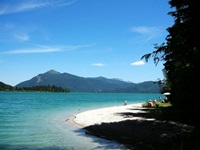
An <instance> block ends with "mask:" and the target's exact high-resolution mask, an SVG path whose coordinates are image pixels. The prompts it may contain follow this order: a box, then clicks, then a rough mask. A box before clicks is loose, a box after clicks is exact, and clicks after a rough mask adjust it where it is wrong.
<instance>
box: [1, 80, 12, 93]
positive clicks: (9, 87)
mask: <svg viewBox="0 0 200 150" xmlns="http://www.w3.org/2000/svg"><path fill="white" fill-rule="evenodd" d="M10 90H14V88H13V87H12V86H11V85H8V84H5V83H3V82H0V91H10Z"/></svg>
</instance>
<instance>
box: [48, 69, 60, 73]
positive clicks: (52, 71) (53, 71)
mask: <svg viewBox="0 0 200 150" xmlns="http://www.w3.org/2000/svg"><path fill="white" fill-rule="evenodd" d="M46 73H48V74H61V73H60V72H58V71H55V70H53V69H51V70H49V71H47V72H46Z"/></svg>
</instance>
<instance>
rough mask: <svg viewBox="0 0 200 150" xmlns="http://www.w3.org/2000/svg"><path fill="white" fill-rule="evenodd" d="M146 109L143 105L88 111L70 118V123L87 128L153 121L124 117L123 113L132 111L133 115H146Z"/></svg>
mask: <svg viewBox="0 0 200 150" xmlns="http://www.w3.org/2000/svg"><path fill="white" fill-rule="evenodd" d="M145 109H146V108H143V107H142V103H135V104H128V105H122V106H112V107H105V108H99V109H93V110H88V111H83V112H80V113H78V114H76V115H74V116H72V117H71V118H70V122H71V123H73V124H75V125H77V126H79V127H80V128H85V127H87V126H92V125H100V124H102V123H112V122H121V121H126V120H144V119H145V120H153V118H152V119H146V118H142V117H134V116H131V115H128V114H127V115H126V117H125V116H123V115H122V114H123V113H128V112H130V110H131V111H132V112H133V113H146V112H144V111H142V110H145Z"/></svg>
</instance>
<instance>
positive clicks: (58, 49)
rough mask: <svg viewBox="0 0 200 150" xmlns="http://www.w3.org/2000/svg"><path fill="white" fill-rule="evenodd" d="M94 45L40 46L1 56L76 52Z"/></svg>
mask: <svg viewBox="0 0 200 150" xmlns="http://www.w3.org/2000/svg"><path fill="white" fill-rule="evenodd" d="M90 46H92V45H64V46H63V45H60V46H46V45H39V46H35V47H34V48H23V49H16V50H10V51H6V52H2V53H1V54H32V53H55V52H66V51H71V50H76V49H80V48H85V47H90Z"/></svg>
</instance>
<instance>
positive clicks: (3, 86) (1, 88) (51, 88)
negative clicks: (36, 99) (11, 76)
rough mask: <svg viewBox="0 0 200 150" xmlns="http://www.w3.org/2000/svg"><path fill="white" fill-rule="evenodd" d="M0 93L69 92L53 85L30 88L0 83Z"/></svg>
mask: <svg viewBox="0 0 200 150" xmlns="http://www.w3.org/2000/svg"><path fill="white" fill-rule="evenodd" d="M0 91H25V92H70V90H69V89H63V88H61V87H57V86H54V85H52V86H51V85H48V86H32V87H12V86H10V85H7V84H5V83H3V82H0Z"/></svg>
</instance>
